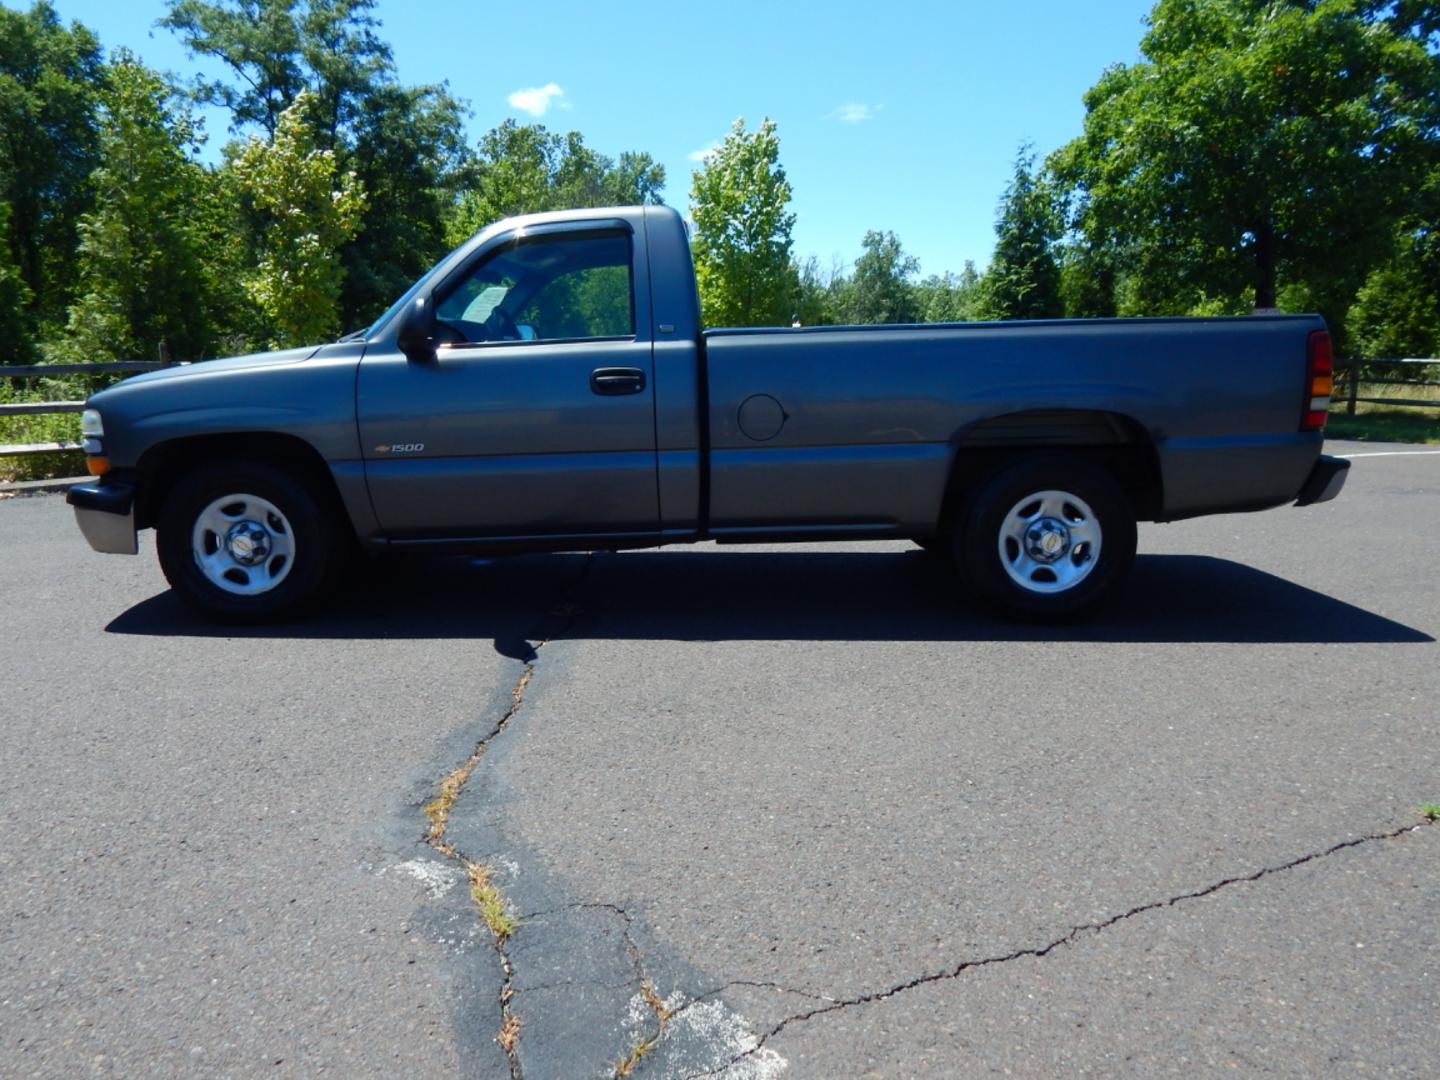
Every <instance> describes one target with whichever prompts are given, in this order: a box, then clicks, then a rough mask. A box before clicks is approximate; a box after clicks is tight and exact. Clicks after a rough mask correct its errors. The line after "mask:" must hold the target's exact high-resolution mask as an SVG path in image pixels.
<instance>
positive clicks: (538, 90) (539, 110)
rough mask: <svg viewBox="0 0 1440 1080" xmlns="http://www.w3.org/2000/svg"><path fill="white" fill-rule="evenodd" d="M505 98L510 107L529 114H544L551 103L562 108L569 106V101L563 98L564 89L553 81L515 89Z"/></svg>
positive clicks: (548, 109)
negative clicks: (527, 88) (528, 87)
mask: <svg viewBox="0 0 1440 1080" xmlns="http://www.w3.org/2000/svg"><path fill="white" fill-rule="evenodd" d="M505 100H506V101H508V102H510V107H511V108H512V109H519V110H520V111H521V112H523V113H529V114H530V115H531V116H544V115H545V114H546V113H547V112H549V111H550V106H551V105H557V106H559V107H560V108H562V109H568V108H569V107H570V103H569V102H568V101H566V100H565V91H564V90H561V89H560V87H559V86H557V85H556V84H555V83H553V82H552V83H546V84H545V85H544V86H535V87H531V88H530V89H529V90H516V91H515V92H514V93H513V94H511V95H510V96H509V97H508V98H506V99H505Z"/></svg>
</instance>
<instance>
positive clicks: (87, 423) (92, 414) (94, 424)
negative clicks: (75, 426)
mask: <svg viewBox="0 0 1440 1080" xmlns="http://www.w3.org/2000/svg"><path fill="white" fill-rule="evenodd" d="M80 434H81V435H104V434H105V422H104V421H103V420H101V419H100V410H98V409H86V410H85V411H84V412H82V413H81V414H80Z"/></svg>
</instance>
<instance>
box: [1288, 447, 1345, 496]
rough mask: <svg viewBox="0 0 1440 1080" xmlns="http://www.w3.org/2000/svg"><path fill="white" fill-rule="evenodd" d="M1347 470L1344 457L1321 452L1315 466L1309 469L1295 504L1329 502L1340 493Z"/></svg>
mask: <svg viewBox="0 0 1440 1080" xmlns="http://www.w3.org/2000/svg"><path fill="white" fill-rule="evenodd" d="M1349 472H1350V462H1348V461H1346V460H1345V459H1344V458H1338V457H1331V456H1330V455H1329V454H1321V455H1320V460H1319V461H1317V462H1315V467H1314V468H1313V469H1311V470H1310V475H1309V476H1308V477H1307V478H1306V480H1305V483H1304V485H1303V486H1302V487H1301V488H1300V494H1299V495H1298V496H1297V497H1296V499H1295V505H1296V506H1310V505H1311V504H1312V503H1322V502H1329V501H1330V500H1331V499H1333V498H1335V496H1336V495H1339V494H1340V489H1341V488H1343V487H1344V486H1345V477H1346V475H1347V474H1348V473H1349Z"/></svg>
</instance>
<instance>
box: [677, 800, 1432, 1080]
mask: <svg viewBox="0 0 1440 1080" xmlns="http://www.w3.org/2000/svg"><path fill="white" fill-rule="evenodd" d="M1435 823H1436V819H1433V818H1427V819H1426V820H1422V821H1420V822H1419V823H1417V824H1410V825H1405V826H1402V827H1401V828H1398V829H1391V830H1389V831H1387V832H1379V833H1368V834H1366V835H1365V836H1358V837H1356V838H1354V839H1353V840H1343V841H1341V842H1340V843H1338V844H1333V845H1332V846H1330V847H1328V848H1324V849H1321V850H1319V851H1312V852H1309V853H1307V854H1305V855H1301V856H1299V857H1298V858H1295V859H1291V860H1290V861H1289V862H1284V863H1280V864H1278V865H1276V866H1265V867H1262V868H1261V869H1259V870H1257V871H1255V872H1254V873H1253V874H1241V875H1237V876H1236V877H1229V878H1224V879H1222V880H1221V881H1217V882H1215V883H1214V884H1212V885H1207V886H1205V887H1204V888H1203V889H1196V890H1194V891H1192V892H1185V893H1179V894H1177V895H1175V896H1170V897H1166V898H1165V899H1164V900H1153V901H1151V902H1150V903H1148V904H1140V905H1138V906H1136V907H1133V908H1130V909H1129V910H1128V911H1122V912H1120V913H1119V914H1117V915H1112V916H1110V918H1108V919H1103V920H1101V921H1100V922H1092V923H1082V924H1081V925H1079V926H1075V927H1071V929H1070V931H1069V932H1068V933H1066V934H1064V935H1062V936H1061V937H1058V938H1056V939H1055V940H1053V941H1051V942H1049V943H1048V944H1046V945H1040V946H1035V947H1032V948H1028V949H1016V950H1015V951H1014V952H1011V953H1006V954H1004V955H1003V956H987V957H984V958H983V959H980V960H965V961H962V962H961V963H959V964H957V965H955V966H954V967H951V968H946V969H945V970H943V971H937V972H932V973H930V974H928V975H921V976H918V977H916V978H914V979H909V980H907V981H906V982H902V983H896V984H895V985H894V986H890V987H886V988H885V989H883V990H875V991H872V992H871V993H868V994H860V995H858V996H856V997H853V998H843V999H831V1004H827V1005H824V1006H822V1007H820V1008H816V1009H811V1010H809V1011H808V1012H801V1013H795V1014H793V1015H790V1016H787V1017H785V1018H784V1019H782V1020H781V1021H779V1022H778V1023H777V1024H775V1025H774V1026H773V1027H771V1028H770V1030H768V1031H766V1032H765V1033H764V1034H763V1035H761V1036H760V1037H759V1039H758V1040H757V1041H756V1043H755V1045H754V1046H752V1047H750V1048H749V1049H748V1050H746V1051H745V1052H744V1053H741V1054H736V1055H735V1056H734V1057H732V1058H731V1059H730V1060H729V1061H727V1062H725V1063H724V1064H723V1065H721V1066H719V1067H718V1068H714V1069H710V1070H707V1071H704V1072H697V1073H689V1074H688V1075H687V1076H686V1077H685V1078H684V1080H701V1078H702V1077H707V1076H719V1075H721V1074H723V1073H725V1072H726V1071H728V1070H729V1069H730V1068H732V1067H733V1066H735V1065H737V1064H739V1063H740V1062H741V1061H744V1060H745V1059H746V1058H749V1057H752V1056H753V1055H755V1054H757V1053H759V1052H760V1051H761V1050H762V1049H764V1047H765V1044H766V1043H767V1042H769V1041H770V1040H771V1039H773V1038H774V1037H775V1036H776V1035H778V1034H780V1032H782V1031H784V1030H785V1029H786V1028H787V1027H789V1026H790V1025H792V1024H800V1023H804V1022H805V1021H806V1020H811V1019H814V1018H815V1017H817V1016H823V1015H825V1014H826V1013H831V1012H836V1011H838V1010H840V1009H848V1008H851V1007H852V1006H860V1005H869V1004H872V1003H873V1002H877V1001H885V1000H886V999H888V998H892V997H895V996H896V995H897V994H903V993H904V992H905V991H907V990H913V989H915V988H916V987H919V986H926V985H929V984H930V983H937V982H944V981H946V980H949V979H955V978H959V977H960V976H961V975H963V974H965V973H966V972H967V971H971V970H973V969H975V968H982V967H990V966H992V965H997V964H1006V963H1009V962H1010V961H1012V960H1023V959H1026V958H1030V959H1039V958H1040V957H1043V956H1048V955H1049V954H1050V953H1051V952H1053V951H1055V950H1056V949H1059V948H1061V947H1062V946H1065V945H1070V944H1072V943H1074V942H1076V941H1078V940H1080V939H1081V938H1082V937H1086V936H1090V935H1093V934H1099V933H1101V932H1102V931H1104V930H1107V929H1109V928H1110V927H1112V926H1114V925H1115V924H1116V923H1120V922H1124V921H1125V920H1127V919H1133V918H1135V917H1136V916H1138V915H1144V914H1145V913H1147V912H1150V911H1155V910H1158V909H1159V908H1165V907H1174V906H1175V905H1176V904H1180V903H1184V902H1185V901H1187V900H1200V899H1203V898H1204V897H1207V896H1212V895H1214V894H1215V893H1217V892H1220V891H1221V890H1222V889H1227V888H1229V887H1230V886H1232V885H1243V884H1245V883H1247V882H1252V881H1259V880H1261V879H1262V878H1267V877H1270V876H1271V875H1274V874H1283V873H1285V872H1286V871H1289V870H1294V869H1295V868H1296V867H1299V866H1304V865H1305V864H1306V863H1311V862H1315V861H1317V860H1319V859H1325V858H1329V857H1330V856H1331V855H1335V854H1337V853H1339V852H1341V851H1345V850H1348V849H1350V848H1356V847H1360V846H1361V845H1363V844H1370V843H1374V842H1376V841H1383V840H1396V839H1399V838H1400V837H1402V836H1405V835H1407V834H1409V833H1415V832H1419V831H1420V830H1421V829H1424V828H1426V827H1427V826H1431V825H1434V824H1435ZM733 985H743V983H739V982H737V983H730V984H727V986H733ZM724 989H725V987H721V988H720V990H718V991H712V992H711V993H712V994H714V993H719V992H722V991H723V990H724ZM776 989H781V990H783V989H786V988H785V987H776ZM791 992H796V991H791ZM697 1000H698V999H697ZM678 1011H680V1010H677V1012H678Z"/></svg>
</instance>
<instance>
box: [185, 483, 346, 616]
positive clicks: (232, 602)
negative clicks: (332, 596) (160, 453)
mask: <svg viewBox="0 0 1440 1080" xmlns="http://www.w3.org/2000/svg"><path fill="white" fill-rule="evenodd" d="M158 528H159V538H158V547H159V554H160V567H161V569H162V570H163V571H164V572H165V578H166V580H167V581H169V582H170V585H171V587H172V588H174V589H175V591H176V592H177V593H179V594H180V597H181V599H183V600H184V601H185V602H186V603H187V604H189V605H190V606H191V607H193V608H195V609H197V610H198V611H201V612H203V613H204V614H206V615H209V616H211V617H213V618H219V619H223V620H227V621H232V622H263V621H270V620H278V619H283V618H286V617H289V616H292V615H294V614H296V613H298V612H300V611H301V610H303V609H304V608H305V607H306V606H307V605H308V604H309V603H311V602H312V601H313V600H314V599H315V598H316V597H317V596H318V595H319V594H320V593H321V592H322V590H323V589H324V587H325V586H326V585H327V584H329V582H330V580H331V578H332V577H333V575H334V573H335V571H336V570H337V569H338V568H339V564H340V563H341V561H342V560H341V558H340V556H341V551H340V549H339V545H338V543H337V540H336V534H335V528H334V525H333V524H332V523H331V522H330V520H329V519H328V518H327V516H326V515H325V513H324V512H323V508H322V506H321V504H320V502H319V500H317V499H316V497H315V495H314V494H313V493H312V492H311V491H310V490H309V489H308V488H307V487H306V486H305V485H304V484H302V483H300V482H299V481H298V480H296V479H294V478H293V477H291V476H290V475H289V474H287V473H286V472H285V471H283V470H282V469H281V468H279V467H278V466H275V465H271V464H268V463H261V462H255V463H248V462H235V461H231V462H214V463H211V464H208V465H203V466H201V467H199V468H197V469H195V470H193V471H192V472H190V473H188V474H186V475H185V476H184V477H182V478H181V479H180V481H179V482H178V483H177V484H176V485H175V487H174V489H173V490H172V491H171V492H170V495H169V497H168V498H167V499H166V501H165V505H164V507H163V509H162V510H161V513H160V520H159V522H158Z"/></svg>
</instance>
